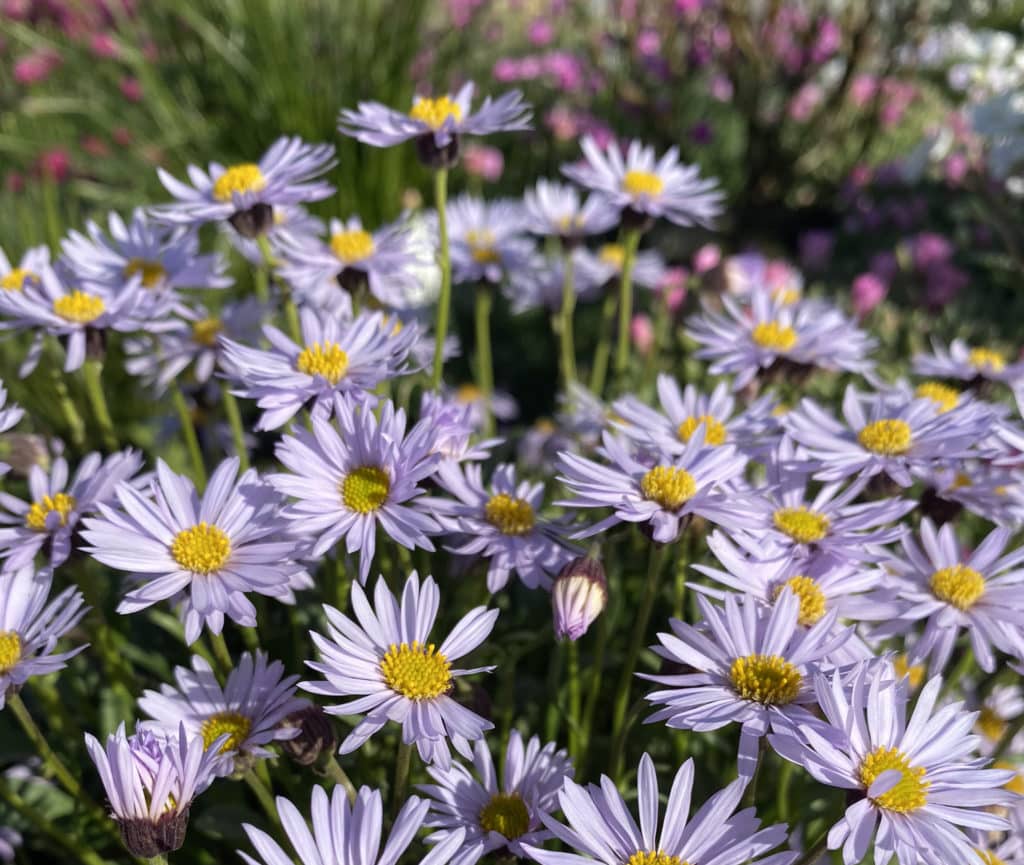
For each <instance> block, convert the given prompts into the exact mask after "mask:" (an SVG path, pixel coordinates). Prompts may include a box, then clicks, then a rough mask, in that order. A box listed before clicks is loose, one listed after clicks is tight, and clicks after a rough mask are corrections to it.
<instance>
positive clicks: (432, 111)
mask: <svg viewBox="0 0 1024 865" xmlns="http://www.w3.org/2000/svg"><path fill="white" fill-rule="evenodd" d="M474 89H475V86H474V84H473V82H472V81H468V82H466V83H465V84H464V85H462V87H461V88H460V89H459V92H458V93H456V94H455V96H454V97H452V96H451V95H449V94H444V95H442V96H435V97H429V96H416V97H414V99H413V104H412V108H411V109H410V111H409V113H408V114H403V113H402V112H401V111H396V110H395V109H393V108H388V107H387V106H386V105H382V104H381V103H379V102H360V103H359V107H358V110H356V111H352V110H350V109H343V110H342V111H341V113H340V114H339V115H338V131H339V132H340V133H341V134H342V135H348V136H351V137H352V138H355V139H356V140H357V141H361V142H363V144H369V145H371V146H372V147H392V146H394V145H395V144H401V143H402V142H404V141H412V140H415V141H416V146H417V152H418V153H419V155H420V158H421V159H422V160H423V161H424V162H425V163H426V164H427V165H430V166H433V167H450V166H452V165H454V164H455V161H456V160H457V159H458V153H459V146H458V145H459V136H463V135H490V134H492V133H494V132H513V131H521V130H528V129H530V128H531V127H530V120H531V118H532V114H533V112H532V111H531V109H530V106H529V105H528V104H527V103H526V102H524V101H523V94H522V93H520V92H519V91H518V90H511V91H509V92H508V93H504V94H502V95H501V96H499V97H498V98H497V99H491V97H490V96H488V97H487V98H486V99H484V101H483V104H482V105H481V106H480V107H479V108H478V109H477V110H476V111H473V110H472V102H473V91H474Z"/></svg>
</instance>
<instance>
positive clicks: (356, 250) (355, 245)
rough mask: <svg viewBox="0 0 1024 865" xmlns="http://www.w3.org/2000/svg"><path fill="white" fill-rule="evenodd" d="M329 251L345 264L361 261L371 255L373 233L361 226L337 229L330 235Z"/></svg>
mask: <svg viewBox="0 0 1024 865" xmlns="http://www.w3.org/2000/svg"><path fill="white" fill-rule="evenodd" d="M331 252H333V253H334V255H335V256H336V257H337V258H338V259H340V260H341V261H343V262H345V264H354V263H355V262H357V261H363V260H364V259H367V258H369V257H370V256H371V255H373V235H372V234H370V232H368V231H363V229H361V228H354V229H352V230H351V231H339V232H337V233H335V234H332V235H331Z"/></svg>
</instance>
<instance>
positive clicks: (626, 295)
mask: <svg viewBox="0 0 1024 865" xmlns="http://www.w3.org/2000/svg"><path fill="white" fill-rule="evenodd" d="M622 245H623V255H622V278H621V279H620V280H619V342H618V346H617V348H616V350H615V375H616V376H617V377H618V378H620V379H621V378H622V376H624V375H625V374H626V368H627V367H628V366H629V322H630V319H631V318H632V317H633V265H634V264H635V263H636V250H637V247H638V246H639V245H640V229H638V228H631V229H629V230H628V231H626V232H625V237H624V238H623V243H622Z"/></svg>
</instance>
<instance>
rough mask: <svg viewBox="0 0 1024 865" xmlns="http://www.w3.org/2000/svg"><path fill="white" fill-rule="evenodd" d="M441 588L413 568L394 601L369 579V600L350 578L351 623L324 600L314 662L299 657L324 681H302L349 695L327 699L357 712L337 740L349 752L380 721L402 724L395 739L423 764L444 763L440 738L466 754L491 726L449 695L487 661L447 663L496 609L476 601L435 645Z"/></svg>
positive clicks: (465, 649) (340, 710)
mask: <svg viewBox="0 0 1024 865" xmlns="http://www.w3.org/2000/svg"><path fill="white" fill-rule="evenodd" d="M440 600H441V593H440V592H439V591H438V588H437V584H436V583H435V582H434V579H433V577H427V578H426V579H424V580H423V581H422V582H421V581H420V578H419V575H418V574H417V573H416V572H415V571H413V572H412V574H410V575H409V578H408V579H407V580H406V582H405V588H404V589H403V591H402V598H401V603H399V601H398V599H397V598H396V597H395V596H394V595H393V594H392V593H391V591H390V590H389V589H388V587H387V583H386V582H385V581H384V578H383V577H381V578H380V579H378V580H377V587H376V590H375V592H374V604H373V606H372V607H371V606H370V602H369V599H368V598H367V597H366V592H365V591H364V590H363V587H362V586H361V585H359V584H358V583H356V584H353V586H352V609H353V611H354V612H355V616H356V619H357V622H354V621H352V619H350V618H349V617H348V616H346V615H344V614H343V613H341V612H339V611H338V610H336V609H334V608H333V607H329V606H325V607H324V612H325V613H326V614H327V621H328V628H327V636H321V635H320V634H316V633H314V634H312V637H313V642H314V643H316V646H317V648H318V649H319V650H320V657H321V660H320V661H307V662H306V663H307V664H308V665H309V666H310V667H311V668H312V669H314V670H316V671H317V672H318V673H320V674H321V675H322V676H323V677H324V679H323V681H320V680H318V681H314V682H303V683H302V685H301V687H302V688H304V689H305V690H307V691H311V692H312V693H314V694H322V695H324V696H328V697H344V698H350V699H347V700H346V701H345V702H343V703H338V704H335V705H330V706H327V707H326V711H327V712H329V713H330V714H332V715H365V717H364V718H363V719H362V720H361V721H360V722H359V723H358V724H357V725H356V728H355V729H354V730H353V731H352V732H351V733H350V734H349V735H348V737H347V738H346V739H345V741H344V742H342V743H341V748H340V752H341V753H342V754H349V753H351V752H352V751H355V750H356V749H357V748H359V747H361V746H362V744H363V743H364V742H365V741H366V740H367V739H369V738H370V737H371V736H372V735H373V734H374V733H376V732H377V731H378V730H380V729H381V727H383V726H384V725H385V724H386V723H387V722H388V721H396V722H397V723H399V724H401V726H402V741H403V742H405V743H406V744H409V745H412V744H415V745H416V747H417V749H418V750H419V754H420V757H422V758H423V760H424V762H427V763H437V764H438V765H439V766H441V767H443V768H447V767H448V766H450V765H451V752H450V751H449V749H448V741H449V740H450V741H451V743H452V744H453V745H454V746H455V749H456V750H457V751H458V752H459V753H460V754H462V756H464V757H466V759H469V758H470V757H471V756H472V753H471V750H470V742H473V741H476V740H477V739H480V738H481V737H482V736H483V735H484V733H485V732H486V731H487V730H490V729H492V728H493V727H494V725H493V724H492V723H491V722H490V721H485V720H484V719H483V718H481V717H480V716H479V715H477V714H476V713H475V712H473V711H471V710H469V709H467V708H465V707H464V706H462V705H460V704H459V703H458V702H456V701H455V699H453V697H452V696H451V694H452V691H453V690H454V687H455V679H457V678H461V677H463V676H469V675H473V674H474V673H484V672H490V671H491V670H492V669H494V668H493V667H478V668H476V669H471V670H460V669H452V662H454V661H457V660H459V659H460V658H462V657H464V656H465V655H468V654H469V653H470V652H472V651H473V650H474V649H475V648H476V647H477V646H479V645H480V644H481V643H483V641H484V640H486V639H487V636H488V634H490V632H491V629H492V628H493V627H494V621H495V619H497V617H498V611H497V610H488V609H486V608H485V607H476V608H474V609H472V610H470V611H469V612H468V613H466V615H465V616H463V617H462V618H461V619H460V620H459V622H458V623H457V624H456V625H455V627H454V628H453V629H452V631H451V633H450V634H449V635H448V636H447V637H446V638H445V640H444V641H443V642H442V643H441V645H440V646H438V645H437V644H436V643H432V642H430V632H431V631H432V630H433V628H434V620H435V619H436V618H437V610H438V605H439V603H440Z"/></svg>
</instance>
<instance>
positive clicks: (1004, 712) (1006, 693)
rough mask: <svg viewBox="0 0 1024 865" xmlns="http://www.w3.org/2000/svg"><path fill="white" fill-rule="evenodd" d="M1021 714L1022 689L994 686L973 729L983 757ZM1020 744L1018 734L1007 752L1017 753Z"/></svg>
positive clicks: (1023, 705)
mask: <svg viewBox="0 0 1024 865" xmlns="http://www.w3.org/2000/svg"><path fill="white" fill-rule="evenodd" d="M1022 714H1024V688H1021V686H1020V685H995V686H994V687H993V688H992V690H991V691H990V692H989V693H988V694H987V695H986V696H985V699H984V701H983V702H982V704H981V705H980V706H979V707H978V719H977V721H975V723H974V729H975V730H976V731H977V732H978V733H979V734H981V743H980V744H979V745H978V749H979V750H980V751H981V753H982V754H983V755H985V756H988V755H990V754H991V753H992V751H993V750H995V748H996V747H997V746H998V745H999V742H1000V741H1001V740H1002V738H1003V736H1004V735H1005V733H1006V730H1007V727H1008V726H1009V725H1010V722H1012V721H1014V720H1016V719H1017V718H1019V717H1020V716H1021V715H1022ZM1021 744H1024V736H1022V735H1021V734H1020V733H1018V734H1017V735H1016V736H1014V739H1013V742H1012V743H1011V744H1010V747H1009V748H1008V749H1007V750H1009V751H1010V752H1011V753H1014V752H1019V750H1020V745H1021ZM996 768H998V769H1002V768H1005V767H1004V766H997V767H996ZM1022 816H1024V814H1022Z"/></svg>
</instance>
